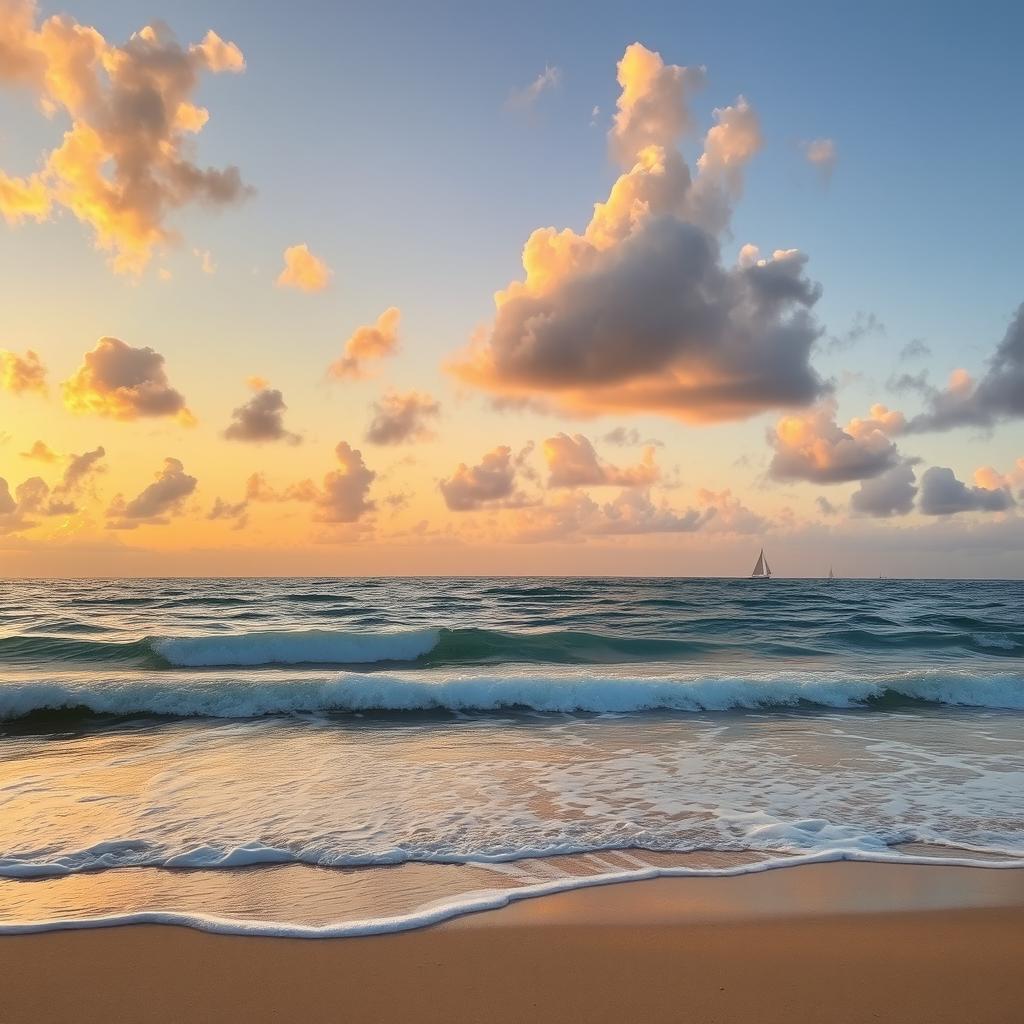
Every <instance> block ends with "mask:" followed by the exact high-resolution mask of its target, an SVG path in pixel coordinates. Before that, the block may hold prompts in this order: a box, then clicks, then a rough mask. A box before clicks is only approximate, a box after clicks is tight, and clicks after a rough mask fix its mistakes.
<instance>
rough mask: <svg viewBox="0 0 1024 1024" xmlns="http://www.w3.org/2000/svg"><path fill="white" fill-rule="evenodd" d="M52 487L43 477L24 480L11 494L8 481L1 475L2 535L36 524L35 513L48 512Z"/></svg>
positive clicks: (0, 513)
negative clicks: (47, 505) (46, 506)
mask: <svg viewBox="0 0 1024 1024" xmlns="http://www.w3.org/2000/svg"><path fill="white" fill-rule="evenodd" d="M49 493H50V488H49V487H48V486H47V484H46V481H45V480H43V479H42V477H38V476H33V477H29V478H28V479H27V480H24V481H22V483H20V484H18V486H17V487H16V488H15V490H14V494H13V495H12V494H11V491H10V487H9V485H8V483H7V481H6V480H5V479H4V478H3V477H0V535H8V534H12V533H20V532H21V531H23V530H28V529H31V528H32V527H33V526H35V525H36V521H35V520H34V519H32V516H33V515H36V514H43V515H45V514H46V511H45V503H46V498H47V496H48V495H49Z"/></svg>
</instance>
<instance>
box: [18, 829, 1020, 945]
mask: <svg viewBox="0 0 1024 1024" xmlns="http://www.w3.org/2000/svg"><path fill="white" fill-rule="evenodd" d="M836 861H858V862H862V863H863V862H867V863H876V864H919V865H936V864H940V865H945V866H947V867H976V868H986V869H990V870H998V869H1001V868H1002V869H1019V868H1024V860H1020V859H1017V860H1003V861H994V860H990V859H988V858H975V857H955V856H951V857H941V858H940V857H932V856H916V855H912V854H906V853H901V852H896V851H892V850H877V851H876V850H872V851H860V850H849V849H822V850H818V851H815V852H814V853H806V854H800V855H795V856H791V855H786V856H782V857H770V858H766V859H764V860H761V861H755V862H753V863H747V864H742V865H735V866H730V867H719V868H711V867H708V868H693V867H678V866H673V867H646V868H639V869H635V870H628V871H610V872H606V873H602V874H595V875H572V876H566V877H563V878H557V879H554V880H552V881H545V882H536V883H533V884H530V885H523V886H520V887H519V888H514V889H511V888H501V889H484V890H476V891H473V892H468V893H464V894H462V895H460V896H456V897H453V898H450V899H446V900H441V901H438V902H434V903H431V904H430V905H429V906H426V907H422V908H419V909H418V910H414V911H411V912H409V913H405V914H393V915H388V916H381V917H374V918H364V919H362V920H355V921H353V920H348V921H339V922H337V923H332V924H326V925H308V924H297V923H295V922H290V921H274V920H257V919H247V918H226V917H219V916H216V915H213V914H198V913H188V912H178V911H173V910H149V911H137V912H130V913H114V914H103V915H99V914H97V915H92V916H84V917H64V918H48V919H37V920H31V919H29V920H13V921H0V935H18V934H30V933H38V932H48V931H63V930H69V929H85V928H110V927H117V926H121V925H131V924H164V925H181V926H184V927H188V928H195V929H198V930H200V931H207V932H215V933H219V934H223V935H265V936H278V937H282V938H296V939H326V938H345V937H356V936H360V935H380V934H386V933H390V932H400V931H409V930H412V929H414V928H423V927H426V926H428V925H433V924H440V923H441V922H443V921H448V920H451V919H452V918H455V917H461V916H463V915H465V914H473V913H479V912H481V911H485V910H498V909H500V908H502V907H506V906H508V905H509V904H511V903H514V902H517V901H519V900H524V899H533V898H536V897H539V896H548V895H554V894H556V893H560V892H568V891H570V890H574V889H586V888H592V887H595V886H600V885H612V884H615V883H619V882H637V881H647V880H650V879H654V878H723V877H736V876H739V875H749V874H759V873H761V872H764V871H773V870H778V869H781V868H790V867H799V866H800V865H804V864H826V863H832V862H836Z"/></svg>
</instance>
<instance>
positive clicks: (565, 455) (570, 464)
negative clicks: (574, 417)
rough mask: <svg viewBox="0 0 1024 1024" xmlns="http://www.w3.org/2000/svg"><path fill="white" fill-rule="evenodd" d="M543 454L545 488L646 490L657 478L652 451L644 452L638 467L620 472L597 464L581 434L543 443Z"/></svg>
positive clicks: (590, 446) (658, 475) (566, 435)
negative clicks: (642, 488)
mask: <svg viewBox="0 0 1024 1024" xmlns="http://www.w3.org/2000/svg"><path fill="white" fill-rule="evenodd" d="M543 450H544V460H545V462H546V463H547V467H548V487H588V486H601V485H614V486H618V487H650V485H651V484H653V483H655V482H656V481H657V480H658V478H659V477H660V476H661V471H660V469H659V468H658V466H657V465H656V464H655V462H654V448H653V447H648V448H647V449H645V451H644V454H643V459H642V461H641V462H640V463H638V464H637V465H635V466H627V467H622V468H620V467H618V466H612V465H610V464H609V463H606V462H603V461H601V460H600V459H599V458H598V457H597V452H595V451H594V446H593V445H592V444H591V443H590V441H589V440H588V439H587V438H586V437H584V435H583V434H573V435H572V436H571V437H570V436H569V435H568V434H564V433H560V434H556V435H555V436H554V437H549V438H548V439H547V440H546V441H545V442H544V449H543Z"/></svg>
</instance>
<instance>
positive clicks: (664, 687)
mask: <svg viewBox="0 0 1024 1024" xmlns="http://www.w3.org/2000/svg"><path fill="white" fill-rule="evenodd" d="M420 642H424V641H423V639H422V638H421V641H420ZM900 701H902V702H907V701H915V702H923V703H928V704H936V705H953V706H960V707H978V708H1004V709H1012V710H1024V676H1022V675H1020V674H1018V673H994V674H983V673H970V672H961V673H957V672H952V671H948V670H939V669H934V670H927V669H926V670H920V671H913V672H911V671H906V672H897V673H891V674H872V675H869V676H863V677H858V676H855V675H851V674H849V673H842V672H811V671H805V672H790V673H786V672H772V673H762V674H751V675H747V676H735V675H734V676H711V675H707V676H697V675H694V676H691V677H680V676H679V675H672V676H657V675H653V676H652V675H647V676H640V677H630V676H625V675H613V674H608V675H598V674H596V673H594V672H593V671H591V670H586V671H563V672H559V673H537V672H514V671H511V670H506V671H504V672H502V673H500V674H482V673H464V672H459V673H453V672H437V673H432V672H431V673H428V672H418V673H408V674H404V675H403V674H398V673H395V674H391V673H382V672H378V673H354V672H340V673H334V674H329V675H319V676H318V675H315V674H308V673H306V674H297V673H292V674H289V675H282V674H274V673H273V672H263V673H254V674H248V675H238V676H234V677H233V676H230V675H226V674H225V673H223V672H218V673H216V674H213V673H195V674H192V675H188V674H184V673H174V674H173V675H171V674H166V673H164V674H161V673H148V674H146V673H130V674H129V673H124V674H120V675H110V676H106V677H97V676H96V675H92V674H89V675H72V674H69V675H67V676H65V677H63V678H61V677H54V678H49V679H13V680H8V681H3V682H0V720H3V719H15V718H20V717H24V716H26V715H30V714H32V713H35V712H43V711H62V710H69V709H84V710H85V711H87V712H92V713H94V714H105V715H137V714H152V715H167V716H175V717H206V718H254V717H259V716H262V715H275V714H289V713H315V712H388V711H392V712H398V711H401V712H438V711H447V712H454V713H473V712H478V713H487V712H500V711H506V710H513V709H524V710H529V711H537V712H549V713H592V714H609V713H610V714H625V713H630V712H651V711H675V712H702V711H730V710H741V709H749V710H771V709H791V708H793V707H797V706H801V705H806V706H816V707H825V708H849V709H854V708H861V709H863V708H871V707H876V706H879V705H882V706H886V705H887V704H892V703H899V702H900Z"/></svg>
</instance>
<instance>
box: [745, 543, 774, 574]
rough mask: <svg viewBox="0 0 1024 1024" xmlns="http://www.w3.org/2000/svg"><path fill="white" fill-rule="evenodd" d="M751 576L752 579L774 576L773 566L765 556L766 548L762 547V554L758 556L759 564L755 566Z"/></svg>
mask: <svg viewBox="0 0 1024 1024" xmlns="http://www.w3.org/2000/svg"><path fill="white" fill-rule="evenodd" d="M750 578H751V579H752V580H770V579H771V578H772V570H771V566H770V565H769V564H768V560H767V559H766V558H765V557H764V548H761V554H759V555H758V556H757V565H755V566H754V571H753V572H752V573H751V574H750Z"/></svg>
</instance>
